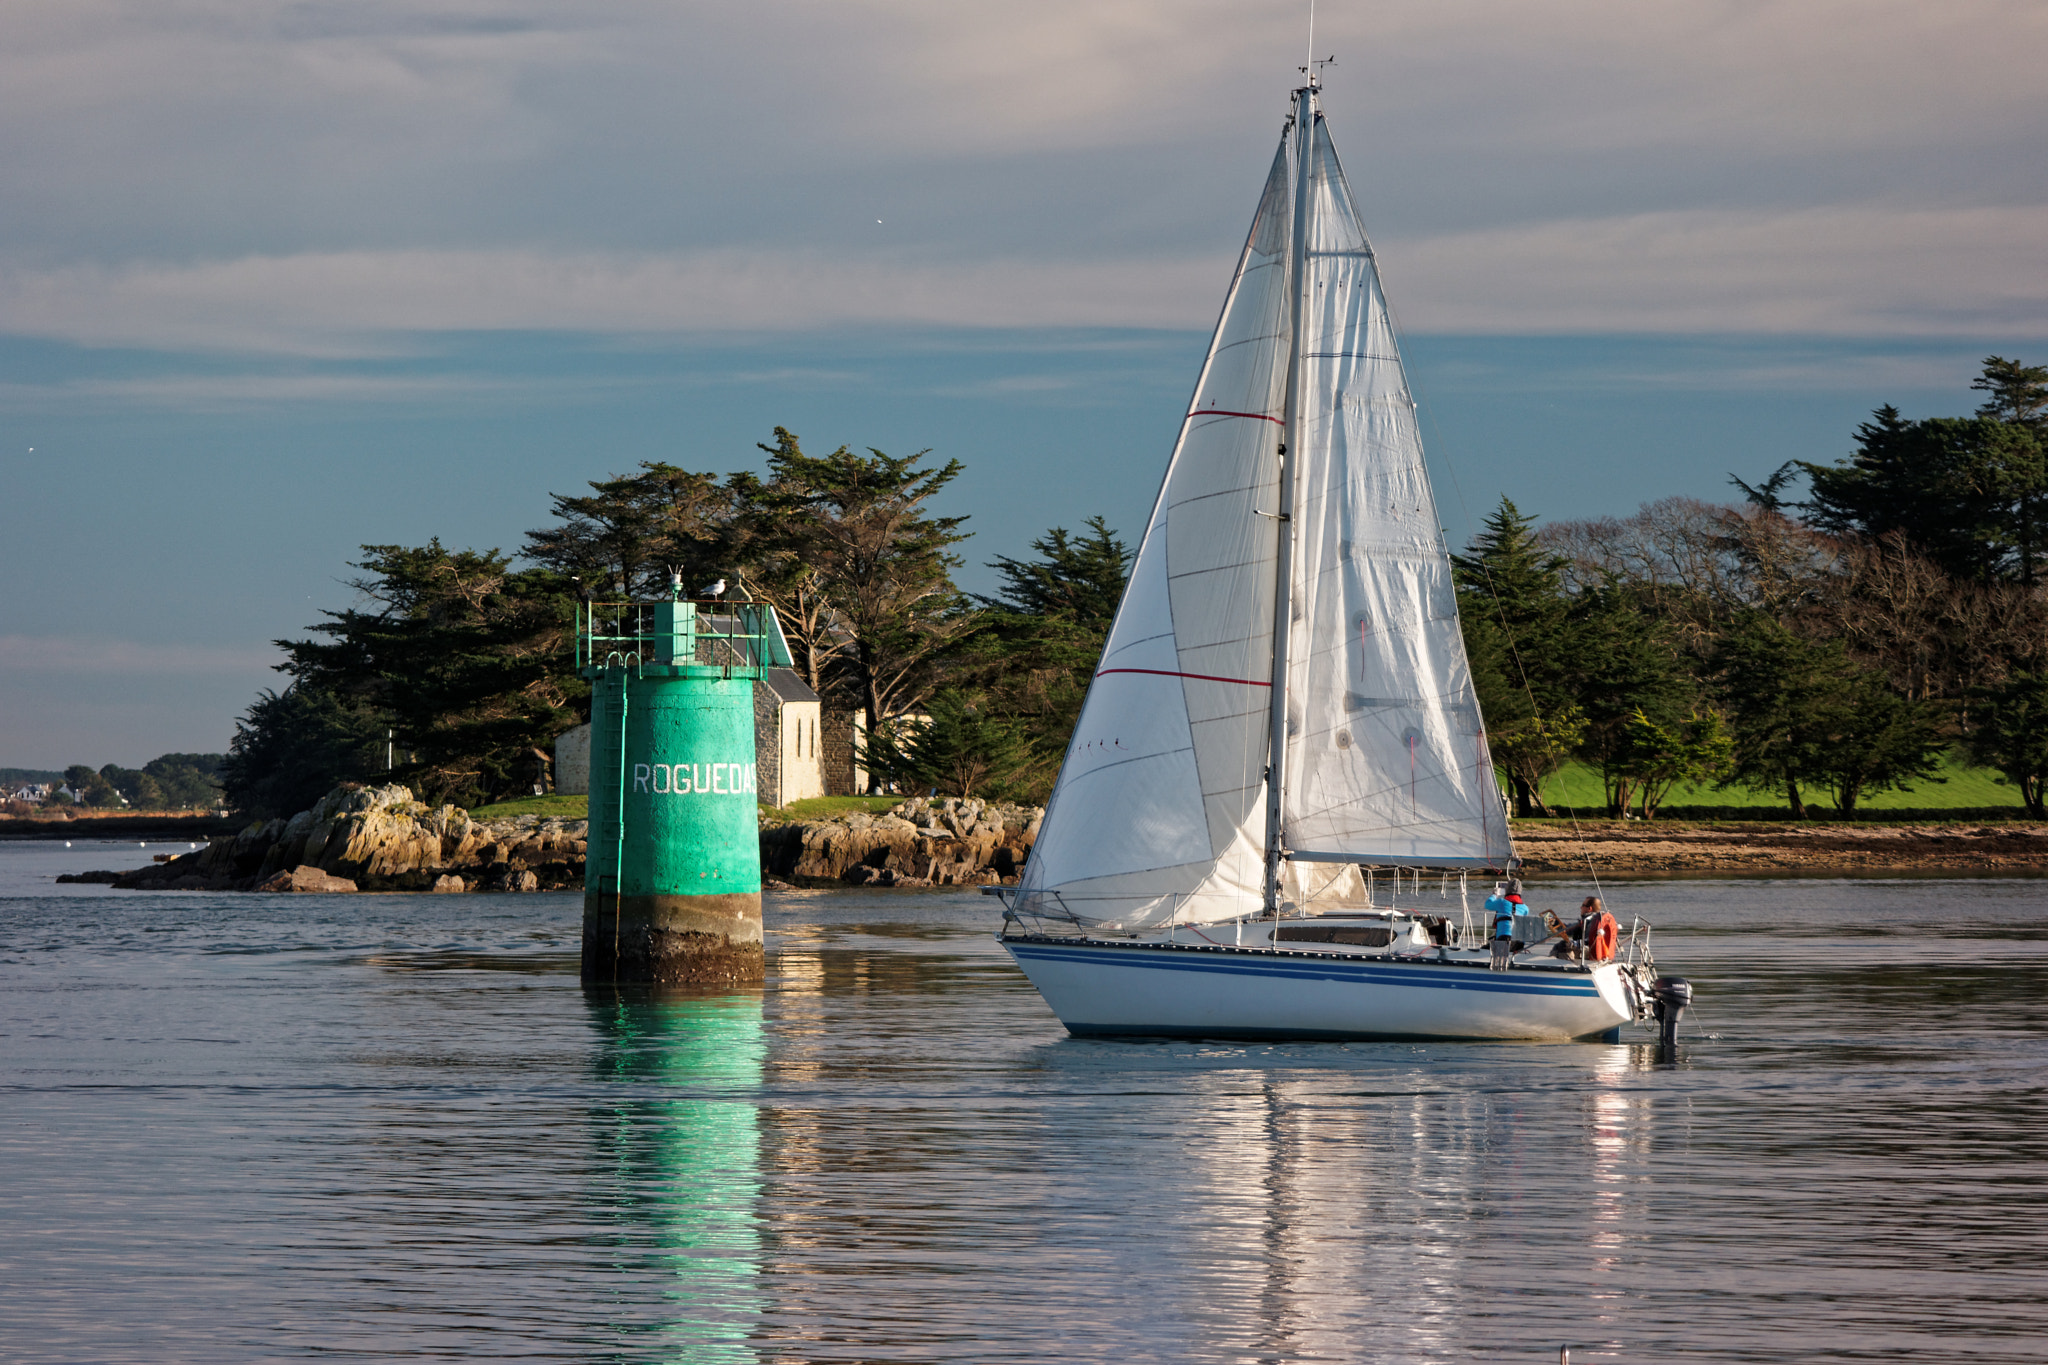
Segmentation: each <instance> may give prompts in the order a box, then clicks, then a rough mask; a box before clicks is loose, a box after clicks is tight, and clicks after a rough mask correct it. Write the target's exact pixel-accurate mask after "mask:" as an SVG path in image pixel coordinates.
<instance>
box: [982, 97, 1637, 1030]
mask: <svg viewBox="0 0 2048 1365" xmlns="http://www.w3.org/2000/svg"><path fill="white" fill-rule="evenodd" d="M1305 74H1306V76H1307V79H1306V81H1305V83H1304V85H1303V86H1302V87H1301V88H1300V89H1298V90H1296V91H1295V92H1294V96H1293V101H1292V106H1293V107H1292V109H1291V112H1290V114H1289V117H1288V119H1287V123H1286V127H1285V128H1284V130H1283V132H1282V135H1281V139H1280V147H1279V150H1278V151H1277V152H1276V153H1275V155H1274V158H1273V164H1272V169H1271V172H1270V173H1269V174H1268V175H1267V177H1266V183H1265V188H1264V191H1263V193H1262V194H1261V195H1260V197H1259V206H1258V211H1257V212H1256V213H1255V214H1254V215H1253V218H1252V225H1251V231H1250V233H1249V234H1248V235H1247V237H1246V240H1245V244H1244V249H1243V251H1242V253H1241V254H1240V256H1239V259H1238V264H1237V269H1236V271H1235V272H1234V273H1233V274H1232V276H1231V279H1230V287H1229V290H1228V292H1227V293H1226V294H1225V296H1224V302H1223V310H1222V315H1221V317H1220V318H1219V320H1218V322H1217V325H1216V331H1215V334H1214V336H1213V338H1212V339H1211V341H1210V344H1209V350H1208V353H1207V355H1206V356H1205V357H1204V359H1203V361H1202V368H1201V373H1200V376H1199V377H1198V379H1197V380H1196V383H1195V390H1194V397H1193V399H1192V401H1191V402H1190V404H1189V407H1188V411H1187V415H1186V417H1185V418H1184V419H1183V420H1182V423H1181V429H1180V434H1179V439H1178V440H1177V442H1176V443H1175V447H1174V451H1173V456H1172V458H1171V460H1170V461H1169V463H1168V465H1167V469H1166V477H1165V479H1164V481H1163V483H1162V485H1161V488H1160V492H1159V497H1158V500H1157V502H1156V504H1155V505H1154V507H1153V510H1152V515H1151V519H1150V521H1149V522H1148V523H1147V525H1146V528H1145V535H1144V539H1143V540H1142V542H1141V543H1140V546H1139V550H1138V554H1137V558H1136V561H1135V563H1134V565H1133V568H1132V572H1131V578H1130V582H1129V584H1128V585H1127V587H1126V589H1125V592H1124V597H1123V600H1122V602H1121V604H1120V605H1119V607H1118V610H1117V615H1116V619H1115V623H1114V625H1113V626H1112V627H1111V630H1110V634H1109V638H1108V642H1107V644H1106V646H1105V648H1104V651H1103V655H1102V659H1101V662H1100V664H1099V666H1098V667H1097V669H1096V671H1095V675H1094V677H1093V678H1092V679H1091V681H1090V685H1089V689H1088V695H1087V699H1086V701H1085V703H1084V704H1083V707H1082V710H1081V717H1080V721H1079V723H1078V725H1077V726H1076V729H1075V732H1074V736H1073V739H1072V741H1071V743H1070V745H1069V747H1068V749H1067V754H1066V759H1065V762H1064V765H1063V766H1062V768H1061V770H1060V775H1059V779H1058V781H1057V783H1056V784H1055V786H1054V790H1053V794H1052V796H1051V799H1050V801H1049V803H1048V805H1047V809H1046V814H1045V817H1044V821H1043V823H1042V825H1041V828H1040V833H1039V837H1038V840H1037V843H1036V845H1035V846H1034V848H1033V850H1032V853H1031V857H1030V859H1029V861H1028V862H1027V864H1026V866H1025V869H1024V873H1023V875H1022V877H1021V878H1020V880H1019V882H1018V884H1017V885H1016V886H1014V887H1005V888H1000V889H998V888H990V890H991V891H992V892H994V893H996V894H1000V895H1002V896H1003V897H1004V900H1005V903H1006V904H1005V911H1004V919H1003V930H1002V935H1001V941H1002V943H1003V946H1004V947H1005V948H1006V949H1007V950H1008V951H1009V953H1010V954H1011V956H1012V957H1013V958H1014V959H1015V960H1016V962H1017V965H1018V966H1019V967H1020V968H1021V969H1022V970H1023V971H1024V973H1025V974H1026V975H1027V976H1028V977H1029V978H1030V980H1031V982H1032V984H1034V985H1035V986H1037V988H1038V990H1039V992H1040V993H1041V994H1042V995H1043V996H1044V997H1045V1000H1046V1002H1047V1004H1049V1005H1050V1006H1051V1007H1052V1010H1053V1012H1054V1013H1055V1014H1057V1015H1058V1016H1059V1018H1060V1020H1061V1022H1062V1023H1064V1024H1065V1025H1066V1027H1067V1029H1068V1030H1069V1031H1070V1032H1072V1033H1074V1034H1079V1035H1150V1036H1180V1037H1217V1038H1464V1039H1535V1040H1551V1041H1562V1040H1568V1039H1585V1038H1603V1037H1606V1038H1612V1037H1616V1036H1618V1034H1617V1030H1619V1029H1620V1027H1621V1026H1622V1025H1623V1024H1625V1023H1627V1022H1629V1021H1631V1020H1634V1019H1638V1018H1643V1017H1646V1016H1647V1015H1648V1014H1649V1013H1650V1012H1651V1010H1652V1009H1653V1008H1654V1000H1653V996H1654V988H1655V980H1654V977H1653V975H1652V973H1653V972H1654V966H1653V964H1652V963H1651V961H1650V956H1649V942H1648V927H1647V926H1645V925H1643V924H1641V922H1640V921H1638V922H1637V923H1636V924H1635V925H1634V926H1633V928H1632V929H1631V931H1630V932H1629V933H1628V934H1627V936H1626V940H1625V942H1624V943H1623V944H1622V945H1620V947H1619V951H1618V952H1616V953H1615V954H1614V955H1613V956H1612V957H1611V958H1610V959H1609V960H1606V961H1591V960H1587V959H1586V958H1585V957H1584V956H1583V955H1576V956H1572V955H1568V956H1564V957H1558V956H1555V955H1553V954H1552V953H1550V952H1542V953H1538V952H1537V951H1536V945H1538V944H1540V943H1541V942H1543V941H1544V940H1545V939H1546V938H1548V937H1549V936H1550V931H1549V930H1548V929H1547V928H1545V927H1544V926H1543V925H1542V924H1541V923H1540V922H1539V921H1537V920H1536V919H1535V918H1534V917H1533V916H1532V917H1525V918H1521V919H1517V920H1516V921H1515V922H1514V923H1515V936H1514V941H1513V947H1514V949H1515V950H1516V951H1515V953H1514V954H1513V956H1511V957H1510V958H1508V959H1507V962H1506V966H1507V968H1508V969H1507V970H1497V969H1496V967H1497V965H1498V964H1496V963H1495V961H1494V959H1493V955H1492V954H1491V952H1490V951H1489V940H1490V939H1491V937H1492V929H1493V922H1492V920H1491V918H1490V917H1487V918H1485V919H1484V921H1483V922H1482V923H1481V924H1480V925H1478V926H1475V925H1474V924H1473V922H1472V908H1471V903H1470V897H1471V894H1472V880H1473V877H1474V874H1479V875H1480V877H1481V879H1482V881H1484V879H1485V874H1487V873H1489V872H1494V873H1502V874H1505V873H1510V872H1512V870H1513V868H1514V865H1515V854H1514V845H1513V842H1512V840H1511V839H1510V837H1509V832H1508V826H1507V819H1506V811H1505V807H1504V806H1503V805H1502V802H1501V799H1500V792H1499V789H1498V786H1497V783H1496V779H1495V776H1494V767H1493V762H1492V759H1491V757H1490V755H1489V753H1488V750H1487V744H1486V731H1485V727H1484V724H1483V723H1482V720H1481V717H1480V713H1479V702H1478V697H1477V694H1476V693H1475V691H1474V689H1473V683H1472V675H1471V669H1470V665H1469V663H1468V661H1467V659H1466V656H1465V648H1464V642H1463V638H1462V636H1461V635H1460V632H1459V625H1458V604H1457V597H1456V593H1455V592H1454V590H1453V584H1452V579H1451V566H1450V560H1449V555H1448V553H1447V551H1446V548H1445V545H1444V543H1443V539H1442V533H1441V530H1440V523H1439V522H1438V519H1437V513H1436V505H1435V500H1434V497H1433V495H1432V493H1431V491H1430V485H1429V479H1428V476H1427V473H1426V472H1425V470H1424V466H1423V454H1422V444H1421V439H1420V436H1419V433H1418V429H1417V422H1416V405H1415V402H1414V400H1413V399H1412V398H1411V397H1410V393H1409V387H1408V382H1407V378H1406V376H1405V373H1404V371H1403V369H1402V364H1401V356H1400V351H1399V348H1398V346H1397V344H1396V339H1395V334H1394V329H1393V325H1392V321H1391V318H1390V315H1389V311H1388V306H1387V302H1386V298H1385V296H1384V294H1383V293H1382V292H1381V286H1380V277H1379V271H1378V269H1377V266H1376V264H1375V262H1374V257H1373V251H1372V248H1371V246H1370V245H1369V244H1368V243H1367V241H1366V236H1365V232H1364V230H1363V228H1362V227H1361V226H1360V222H1359V215H1358V209H1357V205H1356V204H1355V203H1354V201H1353V199H1352V196H1351V191H1350V187H1349V186H1348V185H1347V184H1346V182H1345V179H1344V173H1343V170H1342V169H1341V168H1340V166H1339V165H1338V162H1337V153H1336V149H1335V148H1334V146H1333V145H1332V144H1331V141H1330V135H1329V131H1328V129H1327V128H1326V127H1325V125H1324V122H1323V116H1322V113H1321V111H1320V109H1319V108H1318V93H1319V92H1318V87H1317V81H1316V79H1315V64H1313V63H1311V64H1310V66H1309V67H1307V68H1305ZM1454 891H1455V894H1456V896H1457V901H1456V903H1455V904H1456V912H1455V914H1453V913H1452V904H1453V903H1452V901H1451V896H1452V894H1453V892H1454Z"/></svg>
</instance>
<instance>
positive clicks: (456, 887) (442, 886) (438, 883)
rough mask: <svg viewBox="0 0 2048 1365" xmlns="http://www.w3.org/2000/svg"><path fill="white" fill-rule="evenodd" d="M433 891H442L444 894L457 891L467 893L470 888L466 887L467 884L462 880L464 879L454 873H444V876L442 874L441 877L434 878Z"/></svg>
mask: <svg viewBox="0 0 2048 1365" xmlns="http://www.w3.org/2000/svg"><path fill="white" fill-rule="evenodd" d="M432 889H433V890H435V891H442V892H447V891H457V892H460V891H467V890H469V887H468V886H466V885H465V884H464V883H463V880H462V878H460V877H458V876H456V875H455V874H454V873H452V872H447V873H443V874H442V875H441V876H438V877H436V878H434V885H433V887H432Z"/></svg>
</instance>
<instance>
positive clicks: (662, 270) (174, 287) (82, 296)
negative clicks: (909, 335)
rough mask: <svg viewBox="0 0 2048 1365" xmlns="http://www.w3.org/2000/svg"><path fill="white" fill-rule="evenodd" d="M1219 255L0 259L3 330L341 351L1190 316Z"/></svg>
mask: <svg viewBox="0 0 2048 1365" xmlns="http://www.w3.org/2000/svg"><path fill="white" fill-rule="evenodd" d="M1222 283H1223V282H1222V281H1221V280H1220V279H1219V278H1217V277H1216V268H1215V263H1214V262H1204V261H1185V260H1184V261H1163V262H1162V261H1149V262H1142V263H1136V262H1123V261H1098V262H1075V263H1066V262H1033V261H1003V260H996V261H981V262H968V263H954V264H939V263H919V262H910V261H904V260H887V259H872V258H870V259H854V260H836V261H835V260H831V259H827V258H825V257H822V256H819V255H816V254H813V253H804V252H772V251H739V250H724V251H709V252H699V253H691V254H686V255H675V256H656V255H637V254H635V255H627V254H594V253H592V254H576V255H545V254H541V253H538V252H526V251H468V252H461V251H406V252H338V253H317V254H306V255H299V256H285V257H271V256H257V257H245V258H242V259H239V260H232V261H215V262H206V263H201V264H197V265H157V264H136V265H129V266H124V267H120V268H116V269H106V268H101V267H97V266H63V267H58V268H56V269H51V270H14V271H5V272H0V328H4V329H5V330H6V331H8V332H11V333H13V334H15V335H25V336H39V337H45V338H51V339H59V340H65V341H71V342H77V343H82V344H86V345H95V346H116V345H118V346H141V347H156V348H162V349H183V348H210V349H218V350H225V351H235V350H245V351H284V352H294V353H300V354H307V355H315V356H319V355H335V354H342V353H348V352H350V351H352V350H355V351H361V352H364V353H375V352H376V351H377V350H378V349H379V348H380V347H381V346H382V345H383V343H382V342H381V341H380V340H378V339H379V338H385V337H388V336H389V335H390V334H392V333H418V332H474V331H506V330H519V331H555V332H607V333H610V332H626V333H632V332H729V331H768V332H772V331H784V330H793V329H811V328H825V327H833V326H837V325H841V324H846V323H867V324H872V323H884V324H889V323H901V324H916V325H931V324H938V325H945V326H958V327H1039V326H1084V327H1085V326H1116V327H1185V326H1188V325H1189V324H1191V323H1193V322H1195V321H1196V320H1197V319H1200V318H1202V317H1203V315H1204V314H1205V313H1210V314H1213V309H1214V307H1215V303H1214V297H1215V296H1216V295H1218V294H1219V292H1220V291H1221V289H1222Z"/></svg>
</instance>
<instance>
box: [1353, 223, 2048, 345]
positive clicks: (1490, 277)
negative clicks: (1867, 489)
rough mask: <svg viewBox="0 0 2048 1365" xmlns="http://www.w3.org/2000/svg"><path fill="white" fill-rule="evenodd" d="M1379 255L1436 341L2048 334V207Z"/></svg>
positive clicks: (1588, 227) (1656, 226)
mask: <svg viewBox="0 0 2048 1365" xmlns="http://www.w3.org/2000/svg"><path fill="white" fill-rule="evenodd" d="M1381 254H1382V259H1383V270H1384V272H1385V273H1386V275H1387V276H1388V290H1389V292H1390V293H1391V294H1392V295H1393V296H1394V297H1395V299H1396V300H1397V301H1399V300H1402V299H1408V300H1411V302H1410V303H1408V304H1407V305H1406V307H1405V309H1404V311H1405V312H1406V314H1407V316H1408V320H1409V322H1410V324H1411V325H1412V326H1415V327H1417V328H1418V329H1421V330H1426V331H1433V332H1462V333H1485V332H1523V333H1553V332H1666V333H1707V332H1742V333H1795V334H1810V335H1859V336H1907V335H1919V336H1936V335H1948V336H1992V335H2012V336H2028V337H2034V336H2043V335H2048V205H2028V206H2024V207H2014V208H1959V209H1915V208H1903V209H1902V208H1891V207H1883V206H1869V207H1827V208H1815V209H1807V210H1801V211H1797V212H1791V213H1766V212H1755V211H1752V212H1730V211H1715V210H1696V211H1691V212H1676V213H1654V214H1635V215H1628V216H1624V217H1616V218H1606V219H1589V220H1565V221H1558V222H1547V223H1534V224H1528V225H1521V226H1516V227H1511V228H1495V229H1490V230H1487V231H1482V232H1467V233H1453V234H1446V235H1443V236H1439V237H1435V238H1429V239H1425V240H1421V241H1416V242H1410V243H1405V244H1397V245H1395V246H1392V247H1387V248H1383V249H1382V253H1381Z"/></svg>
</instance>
